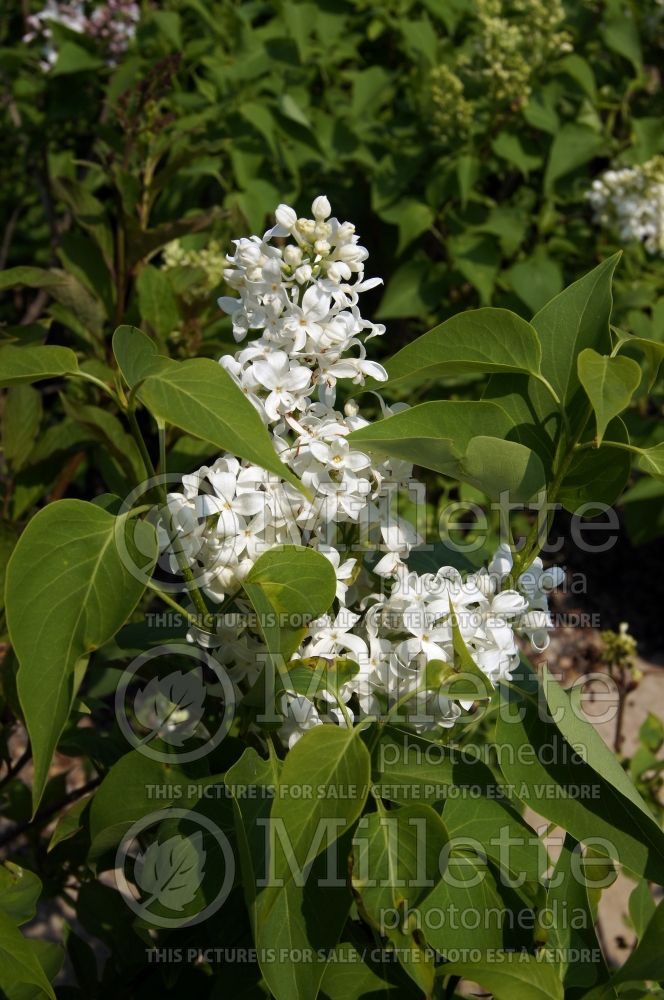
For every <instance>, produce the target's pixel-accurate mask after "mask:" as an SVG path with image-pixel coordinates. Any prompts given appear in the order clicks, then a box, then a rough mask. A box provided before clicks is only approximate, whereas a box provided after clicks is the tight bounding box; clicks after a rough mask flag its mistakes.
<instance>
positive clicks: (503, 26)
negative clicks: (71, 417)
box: [0, 0, 664, 541]
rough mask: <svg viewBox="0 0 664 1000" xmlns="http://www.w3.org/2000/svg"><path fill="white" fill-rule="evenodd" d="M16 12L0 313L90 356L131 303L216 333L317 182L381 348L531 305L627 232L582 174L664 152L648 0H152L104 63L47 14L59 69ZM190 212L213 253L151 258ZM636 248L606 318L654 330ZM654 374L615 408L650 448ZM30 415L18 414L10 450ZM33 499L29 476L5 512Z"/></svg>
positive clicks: (0, 155) (4, 31)
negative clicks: (470, 314)
mask: <svg viewBox="0 0 664 1000" xmlns="http://www.w3.org/2000/svg"><path fill="white" fill-rule="evenodd" d="M24 13H25V11H24V5H22V4H19V3H18V2H14V5H13V8H12V4H11V3H10V4H9V7H8V9H7V13H6V14H5V16H3V18H2V22H1V24H0V88H1V93H2V101H1V102H0V109H1V111H0V113H1V115H2V129H1V132H0V218H2V219H4V220H5V227H4V238H3V241H2V250H1V256H0V263H2V264H3V266H4V268H5V271H4V273H3V274H2V277H1V278H0V291H3V292H4V294H2V297H1V299H0V321H1V322H2V323H3V326H2V327H0V336H1V337H2V338H3V339H4V340H7V341H9V342H25V341H26V340H30V341H31V342H42V341H43V340H44V339H45V338H46V337H48V339H49V342H51V343H53V342H59V343H67V344H69V345H71V346H73V347H75V348H82V349H84V350H86V351H88V350H89V349H90V348H92V350H93V354H94V356H95V357H96V359H97V362H96V363H97V366H98V368H99V371H98V374H100V375H102V376H103V373H102V370H101V366H103V364H104V363H105V361H106V360H107V358H108V338H109V336H110V333H111V332H112V330H113V329H114V327H115V326H117V325H119V324H120V323H122V322H129V323H134V324H135V325H137V326H142V327H143V328H146V329H148V330H149V331H150V332H151V333H153V334H155V335H156V336H157V337H159V338H160V339H162V341H163V342H164V343H165V345H167V348H168V350H169V351H171V352H172V353H174V354H176V355H177V356H181V357H182V356H184V357H186V356H189V355H195V354H201V353H203V354H207V355H210V356H213V357H216V356H218V355H219V353H221V352H222V351H224V350H227V349H228V348H229V341H230V333H229V325H228V321H227V320H225V319H224V318H222V317H221V316H220V313H219V311H218V309H217V307H216V305H215V295H214V292H215V291H216V288H215V286H216V285H219V284H220V283H221V281H220V279H221V275H220V269H221V267H222V266H223V265H222V260H221V256H222V255H223V253H224V252H225V251H226V249H227V248H228V246H229V244H230V240H231V239H232V238H233V237H237V236H238V235H240V234H242V233H245V232H250V231H251V232H261V231H262V230H263V229H264V228H265V227H266V226H267V224H268V222H269V215H270V212H272V211H273V209H274V206H275V205H276V204H278V203H279V202H280V201H286V202H288V203H292V204H294V205H295V206H296V207H298V208H300V209H301V210H304V208H305V207H306V206H307V205H308V204H309V203H310V201H311V199H312V197H314V196H315V195H316V194H318V193H320V192H325V193H327V194H328V196H329V197H330V199H331V201H332V204H333V207H336V210H337V211H338V212H339V213H340V214H342V215H343V216H344V217H345V218H348V219H352V220H353V221H354V222H355V223H356V225H357V229H358V232H359V233H360V234H361V237H362V240H363V242H364V244H365V245H366V246H367V247H368V248H369V250H370V253H371V273H373V274H378V275H381V276H382V277H384V279H385V287H384V289H383V290H382V291H377V292H375V293H374V303H373V305H374V308H375V316H376V318H378V319H383V320H385V321H386V322H387V323H389V330H388V336H387V337H386V338H385V343H384V345H383V347H382V349H383V350H384V351H386V353H387V354H392V353H394V351H395V350H396V349H397V348H398V347H399V346H401V345H402V344H403V343H406V342H407V341H408V340H410V339H412V338H413V336H415V335H416V334H418V333H420V332H422V331H423V330H424V329H427V328H428V327H429V326H431V325H432V324H433V323H434V322H440V321H441V320H442V319H445V318H446V317H447V316H449V315H452V314H454V313H456V312H458V311H460V310H462V309H464V308H470V307H474V306H477V305H480V304H491V305H500V306H506V307H508V308H510V309H513V310H514V311H516V312H518V313H521V314H522V315H524V316H526V317H529V316H530V315H532V314H533V313H534V312H536V311H537V309H539V308H540V307H541V306H542V305H543V304H544V302H546V301H548V300H549V299H550V298H551V297H552V296H553V295H554V294H556V293H557V292H558V291H560V290H561V289H562V288H563V287H564V286H565V285H566V284H569V283H570V282H571V281H572V280H574V279H575V278H577V277H579V276H580V275H581V274H583V273H585V272H587V271H588V270H590V268H591V267H592V266H593V265H594V264H595V263H596V262H598V261H599V260H601V259H604V258H606V257H607V256H608V255H609V254H610V253H611V252H612V251H614V250H615V249H617V248H618V243H617V242H616V238H615V235H612V234H610V233H605V232H601V231H599V230H598V228H597V227H596V226H595V225H594V224H593V222H592V219H591V212H590V208H589V205H588V203H587V200H586V197H585V196H586V192H587V190H588V188H589V186H590V184H591V181H592V179H593V177H595V176H597V175H598V174H599V173H601V171H602V170H604V169H606V168H607V167H608V166H609V165H613V164H616V163H617V164H629V165H632V164H639V163H642V162H644V161H645V160H647V159H649V158H650V157H652V156H653V155H655V154H657V153H658V152H661V151H662V150H664V133H663V130H662V127H661V113H662V108H663V106H664V99H663V98H662V89H661V78H660V71H659V69H658V68H657V67H658V64H660V63H661V49H662V42H663V39H664V15H663V13H662V7H661V5H660V4H658V3H657V2H655V0H645V2H643V3H625V2H623V0H608V2H600V0H583V2H579V3H574V4H568V5H567V6H566V7H565V6H563V5H562V4H560V3H553V4H545V3H542V2H541V0H512V2H507V0H505V2H502V0H428V2H415V3H413V2H408V0H401V2H394V0H390V2H386V3H380V4H372V3H369V2H365V0H357V2H352V3H350V2H337V0H334V2H332V0H330V2H327V0H323V2H321V3H316V4H314V3H299V2H279V3H260V2H251V3H233V2H231V0H214V2H203V0H166V2H164V3H160V4H151V5H150V4H144V5H143V11H142V16H141V21H140V24H139V26H138V31H137V36H136V39H135V41H134V42H133V43H132V44H131V45H130V47H129V50H128V52H127V53H126V54H125V55H124V56H123V57H122V58H121V59H120V61H119V64H118V65H116V66H111V67H109V66H107V65H106V62H105V58H104V53H103V50H102V49H100V46H99V43H98V42H97V41H95V40H94V39H91V38H89V37H86V36H83V35H80V34H77V33H75V32H72V31H69V30H67V29H66V28H64V27H62V26H60V25H53V29H52V30H53V44H54V45H55V48H56V50H57V51H58V53H59V55H58V58H57V60H56V62H55V65H54V67H53V68H52V69H51V70H50V72H47V73H45V72H42V70H41V69H40V59H41V58H42V53H41V51H40V43H39V42H38V41H35V42H33V43H31V44H30V45H28V44H25V43H24V42H23V41H22V37H23V34H24V32H25V21H24ZM192 233H193V234H196V233H197V234H198V235H188V236H187V235H186V234H192ZM182 235H183V236H185V246H187V247H190V248H201V247H205V246H209V244H210V241H211V240H213V241H214V242H213V251H212V254H211V261H210V266H209V268H208V273H207V275H205V274H204V273H203V272H202V271H201V270H200V268H197V267H193V268H192V267H189V268H186V267H185V268H182V267H180V268H178V269H176V270H173V271H170V272H169V271H166V272H164V271H162V270H161V269H160V263H161V258H160V251H161V250H162V248H163V246H164V245H165V244H166V243H167V242H168V241H169V240H171V239H172V238H174V237H177V236H182ZM624 251H625V252H624V257H623V260H622V263H621V265H620V268H619V270H618V273H617V275H616V282H615V286H614V294H615V304H614V312H613V320H614V322H615V323H616V324H617V325H618V326H624V327H625V328H626V329H628V330H629V331H630V332H631V333H633V334H637V335H640V336H645V337H649V338H653V339H657V340H663V339H664V295H662V277H663V274H662V267H661V258H658V257H652V256H649V255H648V254H647V253H646V252H645V250H644V249H643V247H642V246H641V245H639V244H636V243H632V244H630V245H628V246H626V247H624ZM25 265H28V266H31V267H33V268H35V267H39V268H43V269H49V271H50V273H49V274H46V273H38V272H31V273H27V272H21V271H17V270H14V269H15V268H18V267H22V266H25ZM53 269H55V271H53ZM33 289H36V290H35V291H33ZM206 292H207V293H208V294H207V295H206V294H205V293H206ZM19 324H20V325H19ZM379 349H380V348H379ZM448 388H449V387H448ZM647 388H648V383H647V382H646V381H644V384H643V385H642V387H641V389H640V391H639V392H638V393H637V398H640V404H639V407H637V408H636V409H634V410H633V411H632V413H631V414H630V417H629V422H630V431H631V433H632V435H633V436H634V437H636V438H638V439H639V441H640V443H642V444H643V445H644V446H647V445H651V444H654V443H657V441H658V440H659V437H661V434H660V435H659V436H658V433H657V429H656V427H655V424H654V420H653V411H652V409H651V408H649V406H648V404H647V402H646V399H645V397H646V394H647ZM26 395H27V394H26ZM24 405H25V406H28V405H29V404H28V402H27V400H26V402H25V404H24ZM32 409H33V410H34V405H33V407H32ZM39 426H42V430H43V425H41V424H40V422H39V421H38V419H37V415H36V414H35V413H32V419H31V420H29V421H28V426H27V427H26V429H25V434H24V438H25V440H24V449H23V453H22V455H21V457H20V459H19V458H18V456H17V457H15V458H14V462H15V464H16V462H17V461H19V462H20V464H21V465H22V466H25V465H26V461H25V459H26V455H25V453H24V452H25V450H26V449H27V450H29V449H30V446H31V443H32V441H35V440H36V438H37V429H38V427H39ZM51 444H52V446H53V447H54V446H56V445H57V448H58V450H59V453H60V454H61V455H64V456H66V455H72V454H75V453H76V448H77V447H78V445H80V444H81V442H80V441H70V442H66V441H58V442H52V443H51ZM41 457H42V456H41V454H40V453H37V454H35V456H34V458H35V459H36V460H37V461H40V460H41ZM16 471H17V472H18V471H19V470H18V468H17V469H16ZM23 476H24V477H25V473H23ZM45 478H46V479H47V478H48V476H45ZM52 485H53V483H52V482H48V483H47V482H45V481H44V476H42V486H43V487H45V489H48V488H50V487H51V486H52ZM652 489H655V491H656V496H655V499H657V497H659V496H660V495H661V494H660V493H659V490H660V487H659V486H655V487H652V486H651V487H650V490H651V491H652ZM43 492H44V491H42V494H43ZM38 499H39V496H38V488H37V482H36V479H35V477H34V475H33V477H32V484H31V487H30V489H29V490H28V494H26V496H25V498H24V499H23V500H19V501H18V502H17V501H15V500H13V501H12V504H14V505H15V509H14V510H13V511H11V512H10V513H12V515H13V516H14V517H15V516H19V515H21V514H22V513H23V512H24V511H25V510H27V509H29V508H30V507H31V506H32V504H33V503H34V502H35V500H38ZM636 500H637V501H640V494H639V493H638V491H637V495H636ZM640 502H642V503H646V504H647V503H651V502H652V497H650V496H648V497H645V498H644V499H643V500H642V501H640ZM640 509H641V508H640V507H639V508H638V509H637V514H636V516H633V517H632V518H631V521H632V523H633V526H634V529H635V537H636V538H637V539H638V540H639V541H642V540H645V538H647V537H648V532H647V530H644V528H643V519H642V518H639V516H638V510H640ZM657 530H659V529H658V528H655V533H656V532H657Z"/></svg>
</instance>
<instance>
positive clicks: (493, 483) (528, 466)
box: [459, 436, 546, 502]
mask: <svg viewBox="0 0 664 1000" xmlns="http://www.w3.org/2000/svg"><path fill="white" fill-rule="evenodd" d="M461 467H462V472H461V474H460V475H459V478H460V479H463V481H464V482H466V483H470V484H471V485H472V486H475V487H477V489H478V490H481V491H482V492H483V493H486V495H487V496H488V497H490V498H491V499H492V500H497V499H499V497H500V494H501V493H507V494H508V495H509V496H510V497H511V499H512V500H516V501H518V502H525V501H527V500H530V499H531V498H532V497H533V496H535V495H536V494H537V493H539V492H540V490H542V489H543V487H544V485H545V484H546V475H545V472H544V466H543V465H542V461H541V459H540V457H539V455H538V454H537V453H536V452H534V451H531V450H530V448H526V446H525V445H523V444H520V443H519V442H518V441H505V440H503V439H502V438H497V437H485V436H480V437H476V438H473V440H472V441H471V442H470V444H469V445H468V447H467V449H466V454H465V455H464V457H463V460H462V463H461Z"/></svg>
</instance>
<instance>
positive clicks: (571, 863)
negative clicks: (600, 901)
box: [546, 835, 609, 990]
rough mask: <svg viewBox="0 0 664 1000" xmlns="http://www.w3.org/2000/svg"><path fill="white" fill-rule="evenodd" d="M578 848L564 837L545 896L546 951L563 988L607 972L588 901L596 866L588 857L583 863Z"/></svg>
mask: <svg viewBox="0 0 664 1000" xmlns="http://www.w3.org/2000/svg"><path fill="white" fill-rule="evenodd" d="M580 847H581V845H580V844H578V843H577V842H576V841H575V840H574V839H573V838H572V837H570V836H569V835H568V836H566V837H565V841H564V843H563V847H562V850H561V852H560V856H559V858H558V861H557V863H556V867H555V871H554V873H553V877H552V879H551V885H550V887H549V890H548V892H547V896H546V912H547V918H548V925H549V927H550V930H549V937H548V939H547V950H549V949H550V950H551V951H552V955H553V957H554V960H556V959H557V961H558V964H559V967H560V976H561V979H562V980H563V983H564V986H565V989H566V990H573V989H574V988H575V987H576V988H580V987H585V988H586V989H588V987H590V986H594V985H595V984H596V983H598V982H604V981H605V980H607V979H608V975H609V974H608V970H607V967H606V962H605V961H604V957H603V955H602V950H601V948H600V946H599V942H598V940H597V935H596V934H595V927H594V924H595V916H594V914H593V909H592V907H591V904H590V900H589V893H590V892H591V891H593V881H594V879H593V873H594V871H595V869H594V868H593V866H592V865H593V862H592V860H591V859H588V861H587V862H586V860H585V859H584V858H583V857H582V855H581V853H580ZM603 874H604V871H602V875H603ZM572 914H574V916H573V917H572V916H571V915H572ZM572 956H573V957H572Z"/></svg>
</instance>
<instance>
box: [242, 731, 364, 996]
mask: <svg viewBox="0 0 664 1000" xmlns="http://www.w3.org/2000/svg"><path fill="white" fill-rule="evenodd" d="M323 730H325V731H326V733H325V734H324V737H323V740H322V741H321V737H320V735H318V736H317V737H314V739H313V741H312V742H310V743H309V747H310V752H309V753H307V752H306V751H305V754H303V755H302V756H303V757H304V759H302V758H300V761H299V763H298V762H297V761H295V764H296V768H295V771H299V772H300V777H299V779H298V778H297V776H296V777H295V780H294V782H293V785H292V786H291V781H292V778H293V767H292V764H291V769H290V775H288V774H287V775H286V782H287V785H286V786H285V791H284V795H285V801H284V802H283V804H282V805H283V811H286V812H288V809H289V803H290V805H291V806H293V807H295V809H296V813H297V815H294V816H292V817H289V816H287V817H286V819H285V820H283V811H282V812H281V813H280V817H281V819H282V820H283V823H279V825H278V826H277V829H276V831H275V841H276V857H275V858H274V859H273V861H270V860H269V856H268V851H267V844H266V836H267V834H268V830H269V826H268V827H266V826H265V824H266V822H267V824H271V823H272V822H273V819H274V809H273V810H272V815H271V814H270V813H271V811H270V806H271V803H272V802H273V796H274V795H275V792H277V789H278V788H279V787H280V784H281V779H282V778H283V776H284V771H285V769H286V767H287V765H288V762H289V760H290V758H291V757H292V756H293V754H295V751H296V750H297V746H296V747H295V748H294V750H292V751H291V752H290V753H289V754H288V757H287V758H286V762H285V763H284V764H283V765H282V764H280V762H279V761H278V760H276V758H275V757H274V756H272V757H271V758H270V760H268V761H264V760H261V758H260V757H259V756H258V755H257V754H256V752H255V751H254V750H253V749H251V748H249V749H247V750H245V752H244V754H243V755H242V757H241V759H240V760H239V761H238V763H237V764H235V765H234V766H233V767H232V768H230V769H229V771H228V772H227V773H226V785H227V787H228V788H229V790H230V792H231V794H232V795H233V808H234V813H235V825H236V833H237V842H238V851H239V856H240V863H241V869H242V883H243V888H244V892H245V897H246V899H247V905H248V908H249V912H250V916H251V920H252V926H253V931H254V939H255V943H256V947H257V949H258V955H259V963H260V964H261V970H262V972H263V976H264V979H265V982H266V983H267V986H268V987H269V989H270V992H271V993H272V995H273V996H275V997H276V998H277V1000H290V998H291V997H293V998H296V1000H307V998H308V997H313V996H316V995H317V992H318V989H319V986H320V981H321V978H322V976H323V973H324V972H325V970H326V967H327V963H326V962H325V961H324V959H322V958H321V957H320V955H319V954H318V949H321V952H322V954H323V955H325V954H327V952H328V951H330V950H331V949H332V948H334V947H335V945H336V944H337V942H338V940H339V937H340V936H341V932H342V930H343V927H344V924H345V922H346V918H347V915H348V911H349V909H350V905H351V902H352V897H351V895H350V892H349V890H348V887H347V886H346V884H345V882H346V872H345V871H344V868H346V867H347V854H348V845H346V840H343V841H342V842H341V843H339V842H338V841H337V845H338V851H337V845H335V851H336V852H337V856H336V863H337V867H334V863H333V862H332V863H331V864H330V868H331V871H328V870H327V864H328V858H329V855H328V854H327V852H325V851H324V849H325V848H326V847H327V846H328V844H327V840H326V838H325V836H323V837H322V839H321V842H320V845H319V853H318V855H317V857H316V858H315V859H313V864H312V865H311V867H310V868H308V866H307V856H308V855H309V853H310V852H309V848H312V851H311V853H312V854H316V842H315V837H316V836H317V828H318V821H319V820H321V822H322V823H323V824H324V823H325V821H326V820H327V819H328V818H329V819H330V820H333V819H334V818H335V817H336V816H338V815H339V810H340V809H341V813H342V815H341V817H340V818H341V824H342V826H343V825H345V823H346V822H347V821H348V820H349V818H350V817H354V816H357V815H358V814H359V811H361V808H362V804H363V801H364V800H362V801H361V802H352V800H351V799H348V798H347V799H346V803H345V807H343V806H342V805H341V803H340V801H339V800H338V799H337V800H333V799H326V798H324V797H322V796H321V795H320V794H319V793H318V791H317V789H318V787H319V782H320V783H321V786H320V787H322V788H325V787H330V786H331V787H332V788H334V787H335V785H336V783H337V782H344V783H345V782H346V781H350V782H357V783H358V784H359V785H361V784H362V783H364V782H365V781H368V773H369V755H368V752H367V750H366V748H365V747H364V744H362V743H361V741H360V740H355V743H354V745H353V746H347V748H346V750H347V752H346V753H344V752H343V750H341V751H340V748H339V736H340V735H341V734H342V733H343V734H344V735H345V737H346V738H345V739H344V738H343V736H342V740H341V742H342V743H344V745H346V744H347V742H348V736H349V733H348V731H343V730H340V729H337V728H336V727H335V726H320V727H317V729H315V730H312V731H311V732H310V733H307V734H306V735H305V736H304V737H302V739H301V740H300V742H299V744H298V746H300V745H302V743H303V742H304V743H307V742H308V737H311V736H313V735H314V733H319V734H320V733H322V731H323ZM330 733H331V734H332V736H331V738H330V737H329V734H330ZM351 733H352V731H351ZM344 757H345V764H344V761H343V758H344ZM340 758H341V759H340ZM358 765H359V770H358ZM310 782H311V784H310ZM305 786H306V787H308V788H311V790H312V792H313V789H314V788H315V789H316V792H315V793H313V794H312V795H310V797H309V798H308V799H307V801H306V802H304V801H300V802H299V803H296V802H295V800H294V798H293V796H294V795H295V794H296V793H297V792H298V791H299V789H300V788H302V787H305ZM339 787H340V786H339ZM349 787H350V786H349V785H346V790H347V789H348V788H349ZM277 794H279V793H278V792H277ZM274 804H275V805H276V800H275V802H274ZM304 814H307V815H306V820H305V825H306V824H307V823H308V824H309V825H308V827H307V829H306V830H303V839H302V840H301V841H300V842H298V843H296V839H297V829H295V830H294V829H293V823H294V824H295V826H296V827H297V824H298V822H299V820H300V819H301V818H302V817H303V815H304ZM291 820H292V822H291ZM350 821H351V822H352V819H351V820H350ZM348 825H350V823H349V824H348ZM280 830H281V835H279V831H280ZM323 832H324V831H323ZM339 832H340V830H339V827H336V828H335V827H334V825H333V827H332V837H331V838H330V839H333V837H334V835H335V833H336V834H338V833H339ZM284 833H285V836H288V837H290V842H291V844H295V853H294V855H293V857H292V859H291V860H292V865H293V869H294V870H292V869H291V867H290V866H288V865H285V868H284V860H285V859H284V856H283V852H282V850H281V848H280V845H281V843H282V841H281V839H280V836H284ZM312 837H313V838H314V839H313V840H312V839H311V838H312ZM346 839H347V838H346ZM286 843H288V841H286ZM268 865H269V870H268V868H267V867H266V866H268ZM330 874H332V876H333V877H334V875H335V874H340V875H341V879H340V883H339V882H338V883H337V884H332V885H326V884H325V880H326V878H327V879H328V880H329V876H330ZM279 875H281V876H282V877H283V883H284V884H283V885H282V886H279V885H275V884H274V878H275V876H276V877H277V878H278V877H279ZM259 879H261V880H262V884H261V885H259V884H258V880H259ZM266 883H267V884H266ZM282 949H283V952H282ZM302 951H306V952H311V951H313V959H312V960H306V959H303V960H302V961H298V960H297V959H296V958H295V957H294V952H295V953H302ZM270 953H272V954H273V956H274V960H270ZM284 955H285V956H287V957H284ZM291 956H292V957H291Z"/></svg>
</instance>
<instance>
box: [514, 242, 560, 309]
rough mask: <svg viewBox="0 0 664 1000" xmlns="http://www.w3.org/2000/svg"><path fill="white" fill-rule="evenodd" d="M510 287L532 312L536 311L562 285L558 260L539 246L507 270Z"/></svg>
mask: <svg viewBox="0 0 664 1000" xmlns="http://www.w3.org/2000/svg"><path fill="white" fill-rule="evenodd" d="M507 277H508V278H509V280H510V282H511V283H512V288H513V289H514V291H515V292H516V294H517V295H518V296H519V298H520V299H521V300H522V301H523V302H525V303H526V305H527V306H528V308H529V309H530V310H531V311H532V312H537V310H538V309H541V307H542V306H543V305H545V303H547V302H548V301H549V299H552V298H553V297H554V295H557V294H558V292H559V291H560V290H561V289H562V287H563V275H562V271H561V269H560V264H559V263H558V261H556V260H554V259H553V258H551V257H549V256H548V255H547V254H546V252H545V251H543V250H542V249H541V248H538V250H536V251H535V253H534V254H533V255H532V257H528V258H527V259H526V260H521V261H519V263H518V264H515V265H514V266H513V267H512V268H510V270H509V271H508V272H507Z"/></svg>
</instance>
